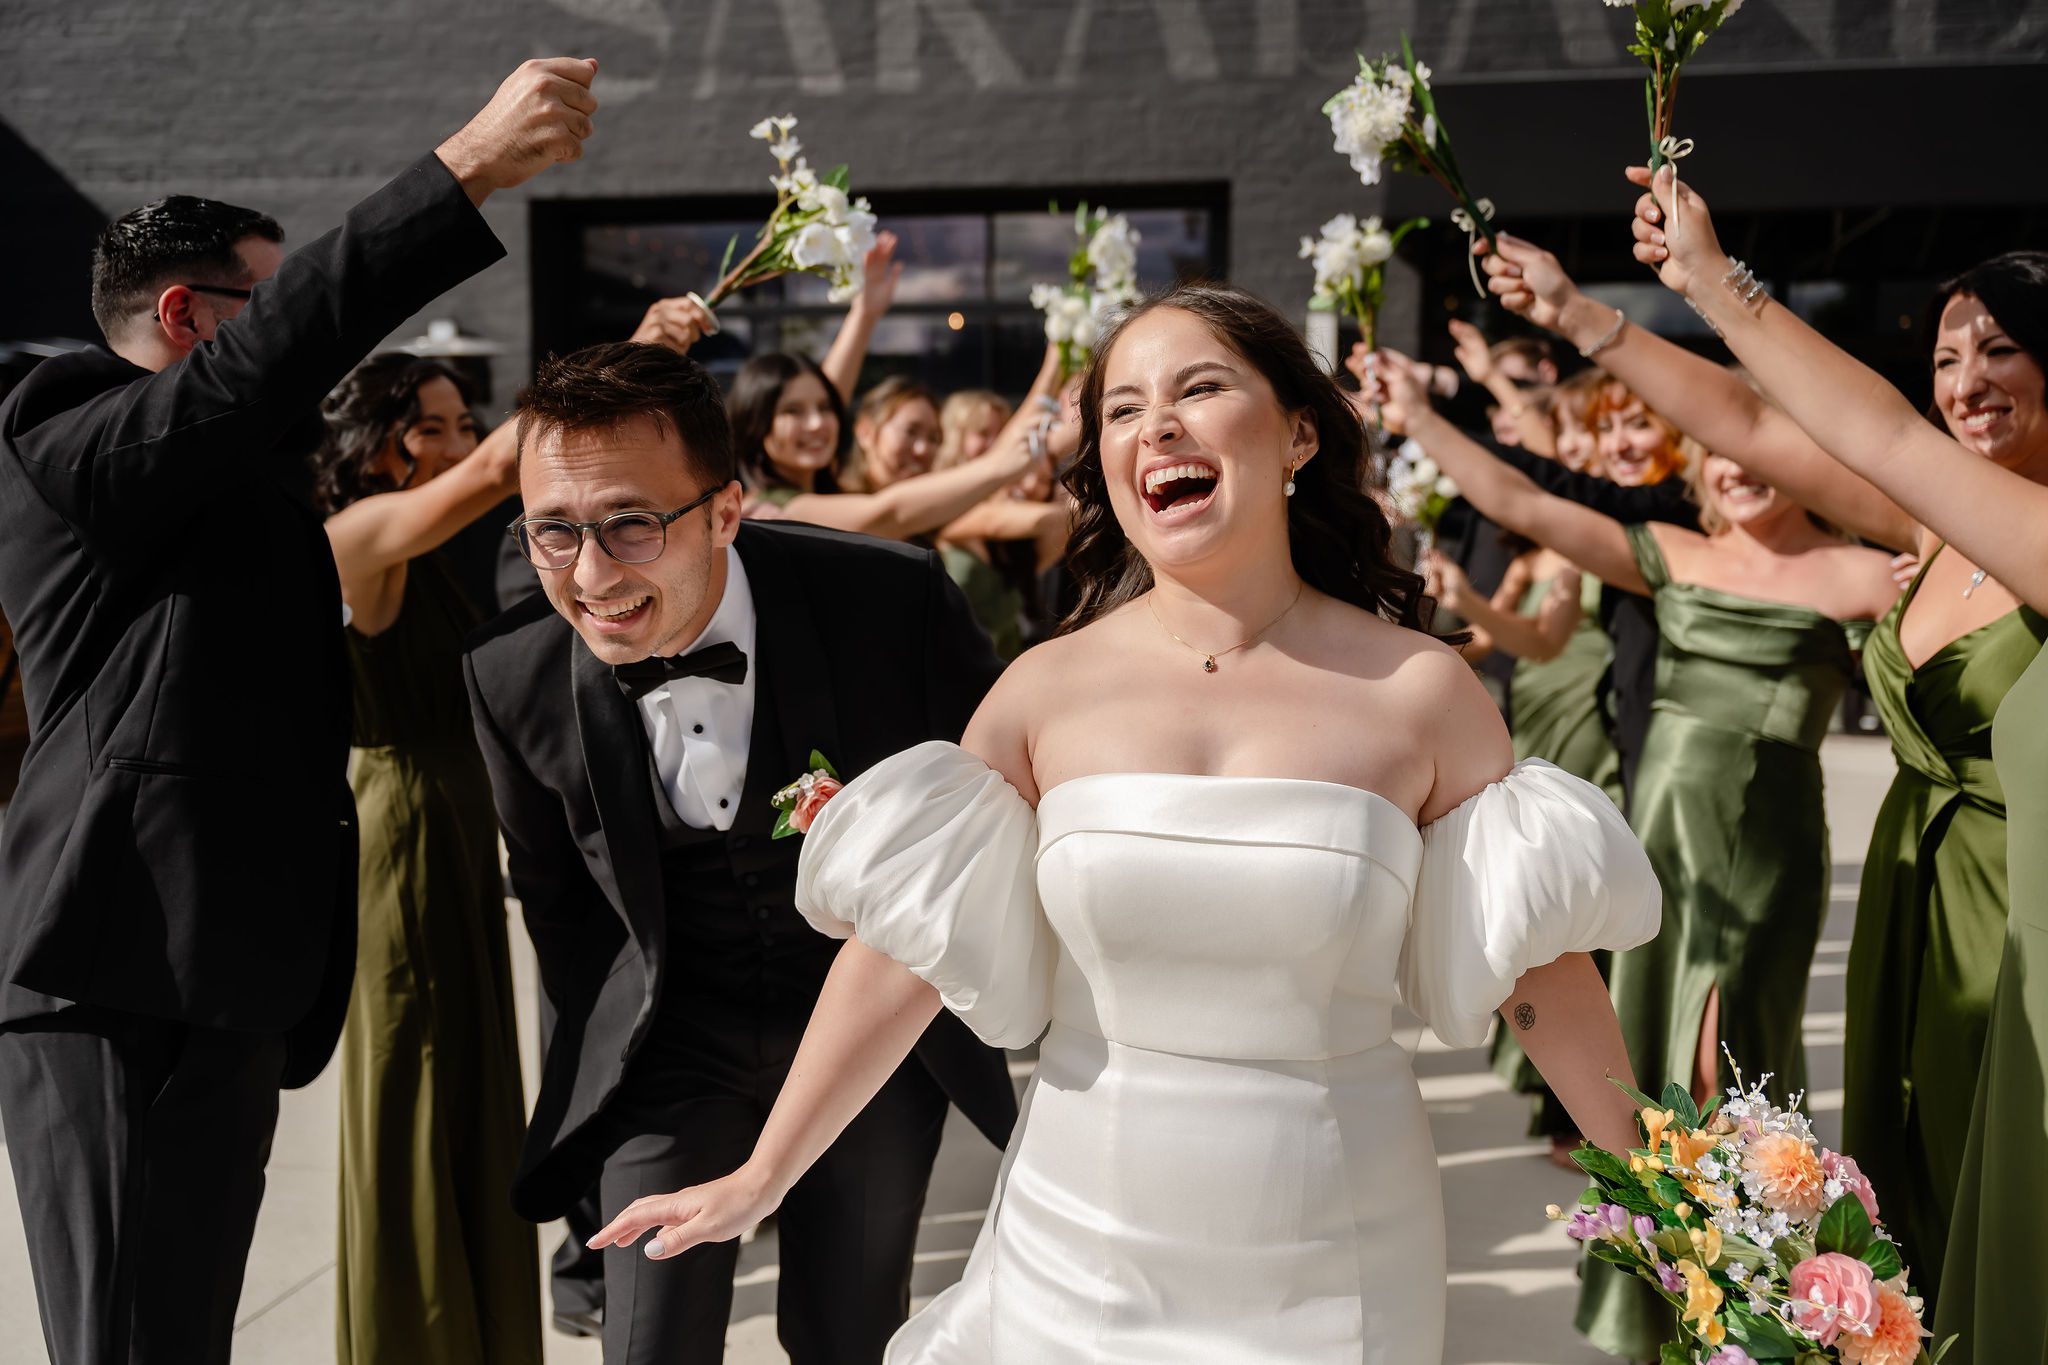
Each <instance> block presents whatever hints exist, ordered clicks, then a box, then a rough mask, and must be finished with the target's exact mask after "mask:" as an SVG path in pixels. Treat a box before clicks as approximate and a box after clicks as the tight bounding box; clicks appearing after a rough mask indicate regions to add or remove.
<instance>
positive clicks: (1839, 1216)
mask: <svg viewBox="0 0 2048 1365" xmlns="http://www.w3.org/2000/svg"><path fill="white" fill-rule="evenodd" d="M1876 1240H1877V1233H1876V1232H1875V1231H1874V1230H1873V1229H1872V1228H1871V1226H1870V1215H1869V1214H1867V1213H1865V1212H1864V1211H1863V1201H1862V1200H1860V1199H1858V1198H1857V1197H1856V1196H1855V1195H1853V1194H1845V1195H1843V1196H1842V1197H1841V1198H1840V1199H1837V1200H1836V1201H1835V1202H1834V1203H1832V1204H1830V1205H1828V1211H1827V1212H1826V1213H1824V1214H1822V1215H1821V1216H1820V1227H1819V1228H1818V1229H1817V1230H1816V1234H1815V1237H1814V1245H1815V1246H1816V1247H1818V1248H1819V1249H1820V1250H1821V1251H1823V1252H1828V1251H1839V1252H1840V1253H1842V1255H1844V1256H1847V1257H1849V1258H1851V1259H1852V1260H1859V1261H1860V1260H1862V1259H1863V1253H1864V1252H1866V1251H1868V1250H1869V1249H1870V1244H1871V1243H1872V1242H1874V1241H1876Z"/></svg>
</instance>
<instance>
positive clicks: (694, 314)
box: [627, 294, 718, 355]
mask: <svg viewBox="0 0 2048 1365" xmlns="http://www.w3.org/2000/svg"><path fill="white" fill-rule="evenodd" d="M717 331H718V319H717V318H715V317H713V316H712V315H711V310H710V309H709V308H706V307H705V306H704V303H703V300H701V299H699V298H698V297H697V296H696V295H695V294H682V295H678V296H677V297H675V298H672V299H656V300H655V301H654V302H653V303H651V304H649V305H648V306H647V315H646V316H645V317H643V318H641V319H640V325H639V326H638V327H636V328H634V329H633V335H632V336H630V337H628V338H627V340H628V341H644V342H651V343H653V344H655V345H657V346H666V347H668V348H669V349H670V350H671V351H674V352H675V353H676V354H677V355H688V354H689V352H690V348H691V347H692V346H694V345H696V344H697V343H698V342H700V341H702V340H703V339H704V338H705V337H708V336H713V335H715V334H716V333H717Z"/></svg>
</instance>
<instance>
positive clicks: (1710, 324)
mask: <svg viewBox="0 0 2048 1365" xmlns="http://www.w3.org/2000/svg"><path fill="white" fill-rule="evenodd" d="M1679 297H1680V298H1682V299H1684V300H1685V306H1686V307H1688V308H1690V309H1692V311H1693V312H1695V313H1697V314H1698V315H1699V319H1700V321H1701V322H1704V323H1706V324H1707V330H1708V331H1709V332H1712V333H1713V334H1714V336H1715V337H1716V338H1717V339H1719V340H1723V341H1725V340H1727V338H1728V334H1727V333H1726V332H1724V331H1722V330H1721V324H1720V323H1718V322H1716V321H1714V320H1713V319H1712V318H1710V317H1708V316H1707V310H1706V309H1704V308H1702V307H1700V306H1699V304H1697V303H1695V302H1693V297H1692V295H1690V294H1680V295H1679Z"/></svg>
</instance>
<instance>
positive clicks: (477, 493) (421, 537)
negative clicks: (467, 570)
mask: <svg viewBox="0 0 2048 1365" xmlns="http://www.w3.org/2000/svg"><path fill="white" fill-rule="evenodd" d="M518 491H519V445H518V437H517V433H516V428H515V425H514V424H513V423H511V422H506V423H503V424H502V425H500V426H499V427H498V429H497V430H496V431H493V432H492V433H491V434H490V435H488V436H486V437H485V438H484V439H483V443H482V444H480V445H479V446H477V448H476V449H475V450H473V451H471V452H470V453H469V455H468V457H467V458H466V459H464V460H463V461H462V463H460V464H458V465H456V466H455V467H454V468H453V469H450V470H449V471H448V472H446V473H445V474H442V475H441V476H439V477H438V478H434V479H429V480H428V481H427V482H425V483H423V484H421V485H420V486H419V487H418V488H403V489H400V490H398V491H397V492H395V493H378V494H375V495H373V496H371V497H367V498H362V499H359V500H357V501H355V502H352V503H350V504H349V505H348V506H347V507H344V508H342V509H341V510H340V511H339V512H336V513H335V514H334V515H333V516H331V517H329V518H328V519H327V541H328V544H329V545H331V546H332V547H333V549H334V563H335V567H336V568H337V569H338V570H339V571H340V574H341V599H342V601H344V602H346V603H348V606H349V611H350V613H351V615H352V617H353V622H354V625H355V628H356V629H357V630H358V631H359V632H361V633H362V634H364V635H380V634H382V633H383V632H384V631H386V630H389V629H390V628H391V624H392V623H393V622H394V621H396V620H397V619H398V609H399V605H400V603H401V601H402V600H403V598H404V594H405V579H404V574H403V570H404V568H405V565H406V564H407V563H408V562H409V561H411V560H412V559H414V558H416V557H417V556H419V555H423V554H425V553H427V552H428V551H429V550H433V549H437V548H439V547H440V546H442V545H444V544H446V543H447V542H448V540H449V538H450V537H452V536H453V535H454V534H455V533H456V532H457V531H460V530H461V529H462V528H463V527H465V526H467V525H469V524H470V523H471V522H473V521H475V520H476V519H477V518H478V517H480V516H482V515H483V514H484V513H485V512H488V511H489V510H490V509H491V508H493V507H495V506H497V505H498V504H499V503H501V502H503V501H504V500H505V499H506V498H508V497H510V496H511V495H512V494H513V493H516V492H518Z"/></svg>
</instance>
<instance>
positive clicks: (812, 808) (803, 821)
mask: <svg viewBox="0 0 2048 1365" xmlns="http://www.w3.org/2000/svg"><path fill="white" fill-rule="evenodd" d="M845 785H846V784H845V783H843V782H841V781H840V780H839V779H838V778H836V777H818V778H816V779H814V780H813V781H812V783H811V785H810V786H809V788H807V789H806V790H805V791H804V793H803V795H801V796H799V797H797V799H796V805H795V806H793V807H792V808H791V809H790V812H789V825H790V828H791V829H794V830H795V831H796V832H797V833H798V834H809V833H810V832H811V821H813V820H815V819H817V818H818V812H819V811H821V810H823V809H825V803H826V802H827V801H830V800H831V799H832V798H833V797H835V796H837V795H839V791H840V789H841V788H842V787H844V786H845Z"/></svg>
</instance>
